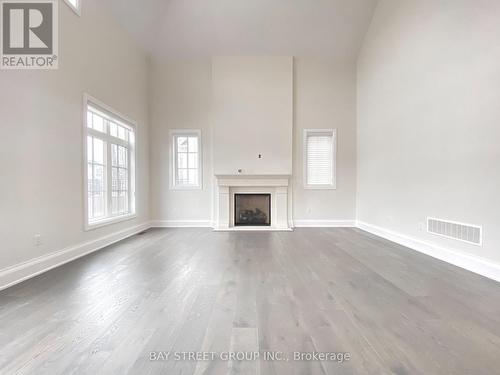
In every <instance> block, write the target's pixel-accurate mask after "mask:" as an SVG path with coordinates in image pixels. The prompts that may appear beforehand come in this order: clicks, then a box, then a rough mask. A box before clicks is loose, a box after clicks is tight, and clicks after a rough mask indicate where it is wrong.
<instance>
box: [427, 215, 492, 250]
mask: <svg viewBox="0 0 500 375" xmlns="http://www.w3.org/2000/svg"><path fill="white" fill-rule="evenodd" d="M427 231H428V232H429V233H432V234H436V235H438V236H442V237H446V238H452V239H454V240H458V241H463V242H467V243H470V244H473V245H479V246H481V245H482V242H483V228H482V227H480V226H477V225H471V224H464V223H458V222H456V221H448V220H441V219H435V218H431V217H429V218H427Z"/></svg>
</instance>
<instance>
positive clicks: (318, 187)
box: [304, 185, 337, 190]
mask: <svg viewBox="0 0 500 375" xmlns="http://www.w3.org/2000/svg"><path fill="white" fill-rule="evenodd" d="M304 189H306V190H337V186H335V185H304Z"/></svg>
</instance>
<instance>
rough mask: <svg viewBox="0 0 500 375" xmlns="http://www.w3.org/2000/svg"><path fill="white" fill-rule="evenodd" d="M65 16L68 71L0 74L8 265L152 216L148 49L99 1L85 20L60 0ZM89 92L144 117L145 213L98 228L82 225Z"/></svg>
mask: <svg viewBox="0 0 500 375" xmlns="http://www.w3.org/2000/svg"><path fill="white" fill-rule="evenodd" d="M59 19H60V23H59V31H60V36H59V40H60V45H59V53H60V55H59V58H60V61H59V70H55V71H0V87H1V88H2V90H0V119H1V123H0V128H1V134H2V138H1V139H2V140H1V143H2V147H0V238H1V248H0V270H2V269H5V268H7V267H10V266H14V265H17V264H19V263H21V262H25V261H29V260H31V259H33V258H36V257H40V256H44V255H47V254H50V253H53V252H56V251H59V250H62V249H65V248H67V247H69V246H76V245H78V244H81V243H84V242H85V243H87V242H89V241H93V240H95V239H98V238H102V237H103V236H107V235H109V234H111V233H114V232H117V231H122V230H125V229H127V228H132V227H136V226H138V225H139V224H142V223H145V222H147V221H148V220H149V200H148V191H149V170H148V165H149V152H148V141H149V134H148V116H147V99H148V93H147V59H146V57H145V54H144V53H143V52H142V51H141V50H140V49H139V48H137V47H136V46H135V45H134V44H133V43H131V42H130V38H129V37H128V36H127V35H126V34H124V32H122V30H121V29H120V28H119V27H118V26H117V24H116V23H115V21H114V20H113V18H112V17H111V16H110V15H109V14H108V12H107V9H106V8H105V7H104V6H103V5H102V3H101V1H100V0H85V1H84V2H83V13H82V17H77V16H76V15H75V14H74V13H73V12H72V11H71V10H70V9H69V8H68V6H66V4H65V3H64V2H63V1H60V4H59ZM84 92H88V93H89V94H91V95H92V96H94V97H96V98H98V99H100V100H101V101H103V102H105V103H106V104H108V105H109V106H111V107H113V108H115V109H116V110H118V111H119V112H121V113H123V114H124V115H127V116H128V117H130V118H132V119H134V120H135V121H137V123H138V137H137V138H138V145H137V147H138V175H137V187H138V188H137V194H138V196H137V218H136V219H134V220H131V221H127V222H122V223H119V224H116V225H111V226H107V227H105V228H101V229H96V230H93V231H89V232H84V230H83V228H84V223H83V221H84V214H83V189H84V188H83V171H82V168H83V167H82V155H83V154H82V119H83V114H82V105H83V104H82V103H83V93H84ZM37 233H39V234H41V236H42V245H41V246H39V247H36V246H35V242H34V235H35V234H37ZM0 273H1V272H0ZM0 281H1V280H0Z"/></svg>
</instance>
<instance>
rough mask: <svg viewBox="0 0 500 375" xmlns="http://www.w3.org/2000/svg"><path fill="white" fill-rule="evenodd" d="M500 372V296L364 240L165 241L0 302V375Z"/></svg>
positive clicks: (246, 237) (84, 262)
mask: <svg viewBox="0 0 500 375" xmlns="http://www.w3.org/2000/svg"><path fill="white" fill-rule="evenodd" d="M266 351H269V352H273V353H278V354H275V355H278V356H281V357H279V358H280V359H282V360H274V361H273V360H266V359H265V358H263V354H262V352H266ZM151 352H155V353H157V352H165V353H166V352H170V353H171V357H170V358H169V359H168V360H159V361H151V360H150V353H151ZM183 352H206V353H211V352H215V353H230V352H246V353H249V352H261V355H260V357H259V358H257V359H256V360H252V361H241V360H238V359H237V358H224V359H216V360H210V361H207V360H201V361H200V360H175V358H174V354H175V353H183ZM293 352H345V353H349V355H350V359H349V360H348V361H344V362H343V363H338V362H335V361H295V360H293ZM286 359H288V360H286ZM499 373H500V283H496V282H494V281H491V280H488V279H485V278H483V277H480V276H478V275H475V274H473V273H470V272H467V271H465V270H462V269H459V268H456V267H453V266H451V265H449V264H446V263H443V262H440V261H438V260H435V259H433V258H430V257H427V256H425V255H422V254H419V253H417V252H414V251H412V250H409V249H406V248H404V247H402V246H399V245H397V244H394V243H391V242H389V241H386V240H384V239H381V238H378V237H375V236H373V235H371V234H368V233H366V232H363V231H360V230H358V229H350V228H339V229H326V228H325V229H297V230H296V231H295V232H290V233H288V232H287V233H278V232H259V233H256V232H255V233H251V232H248V233H247V232H245V233H241V232H240V233H237V232H230V233H219V232H218V233H216V232H212V231H211V230H209V229H153V230H150V231H148V232H147V233H145V234H143V235H137V236H134V237H131V238H129V239H127V240H125V241H122V242H120V243H117V244H114V245H112V246H110V247H108V248H106V249H104V250H102V251H99V252H97V253H94V254H91V255H89V256H87V257H84V258H81V259H79V260H77V261H74V262H72V263H69V264H67V265H65V266H62V267H59V268H57V269H55V270H52V271H50V272H48V273H45V274H43V275H40V276H38V277H36V278H34V279H31V280H28V281H26V282H24V283H22V284H19V285H17V286H15V287H12V288H10V289H7V290H4V291H2V292H0V374H37V375H39V374H50V375H56V374H64V375H67V374H141V375H143V374H168V375H170V374H188V375H190V374H195V375H202V374H214V375H221V374H231V375H233V374H252V375H257V374H258V375H274V374H276V375H281V374H283V375H289V374H304V375H309V374H311V375H314V374H426V375H428V374H474V375H480V374H485V375H486V374H488V375H490V374H499Z"/></svg>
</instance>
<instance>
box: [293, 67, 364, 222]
mask: <svg viewBox="0 0 500 375" xmlns="http://www.w3.org/2000/svg"><path fill="white" fill-rule="evenodd" d="M294 81H295V84H294V86H295V94H294V97H295V99H294V112H295V115H294V118H295V126H294V159H293V163H294V164H293V216H294V218H295V220H296V221H298V223H299V224H300V223H301V222H302V223H304V224H308V225H322V224H328V221H332V223H330V224H331V225H334V224H336V223H335V222H336V221H343V220H352V221H354V220H355V218H356V212H355V211H356V210H355V202H356V68H355V64H353V63H351V64H349V63H344V64H338V63H336V62H335V61H333V60H330V59H321V58H301V57H299V58H297V59H295V73H294ZM304 129H337V137H338V142H337V189H336V190H312V189H304V176H303V174H304V173H303V156H304V155H303V131H304ZM307 221H312V222H309V223H307ZM338 224H340V223H338Z"/></svg>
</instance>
